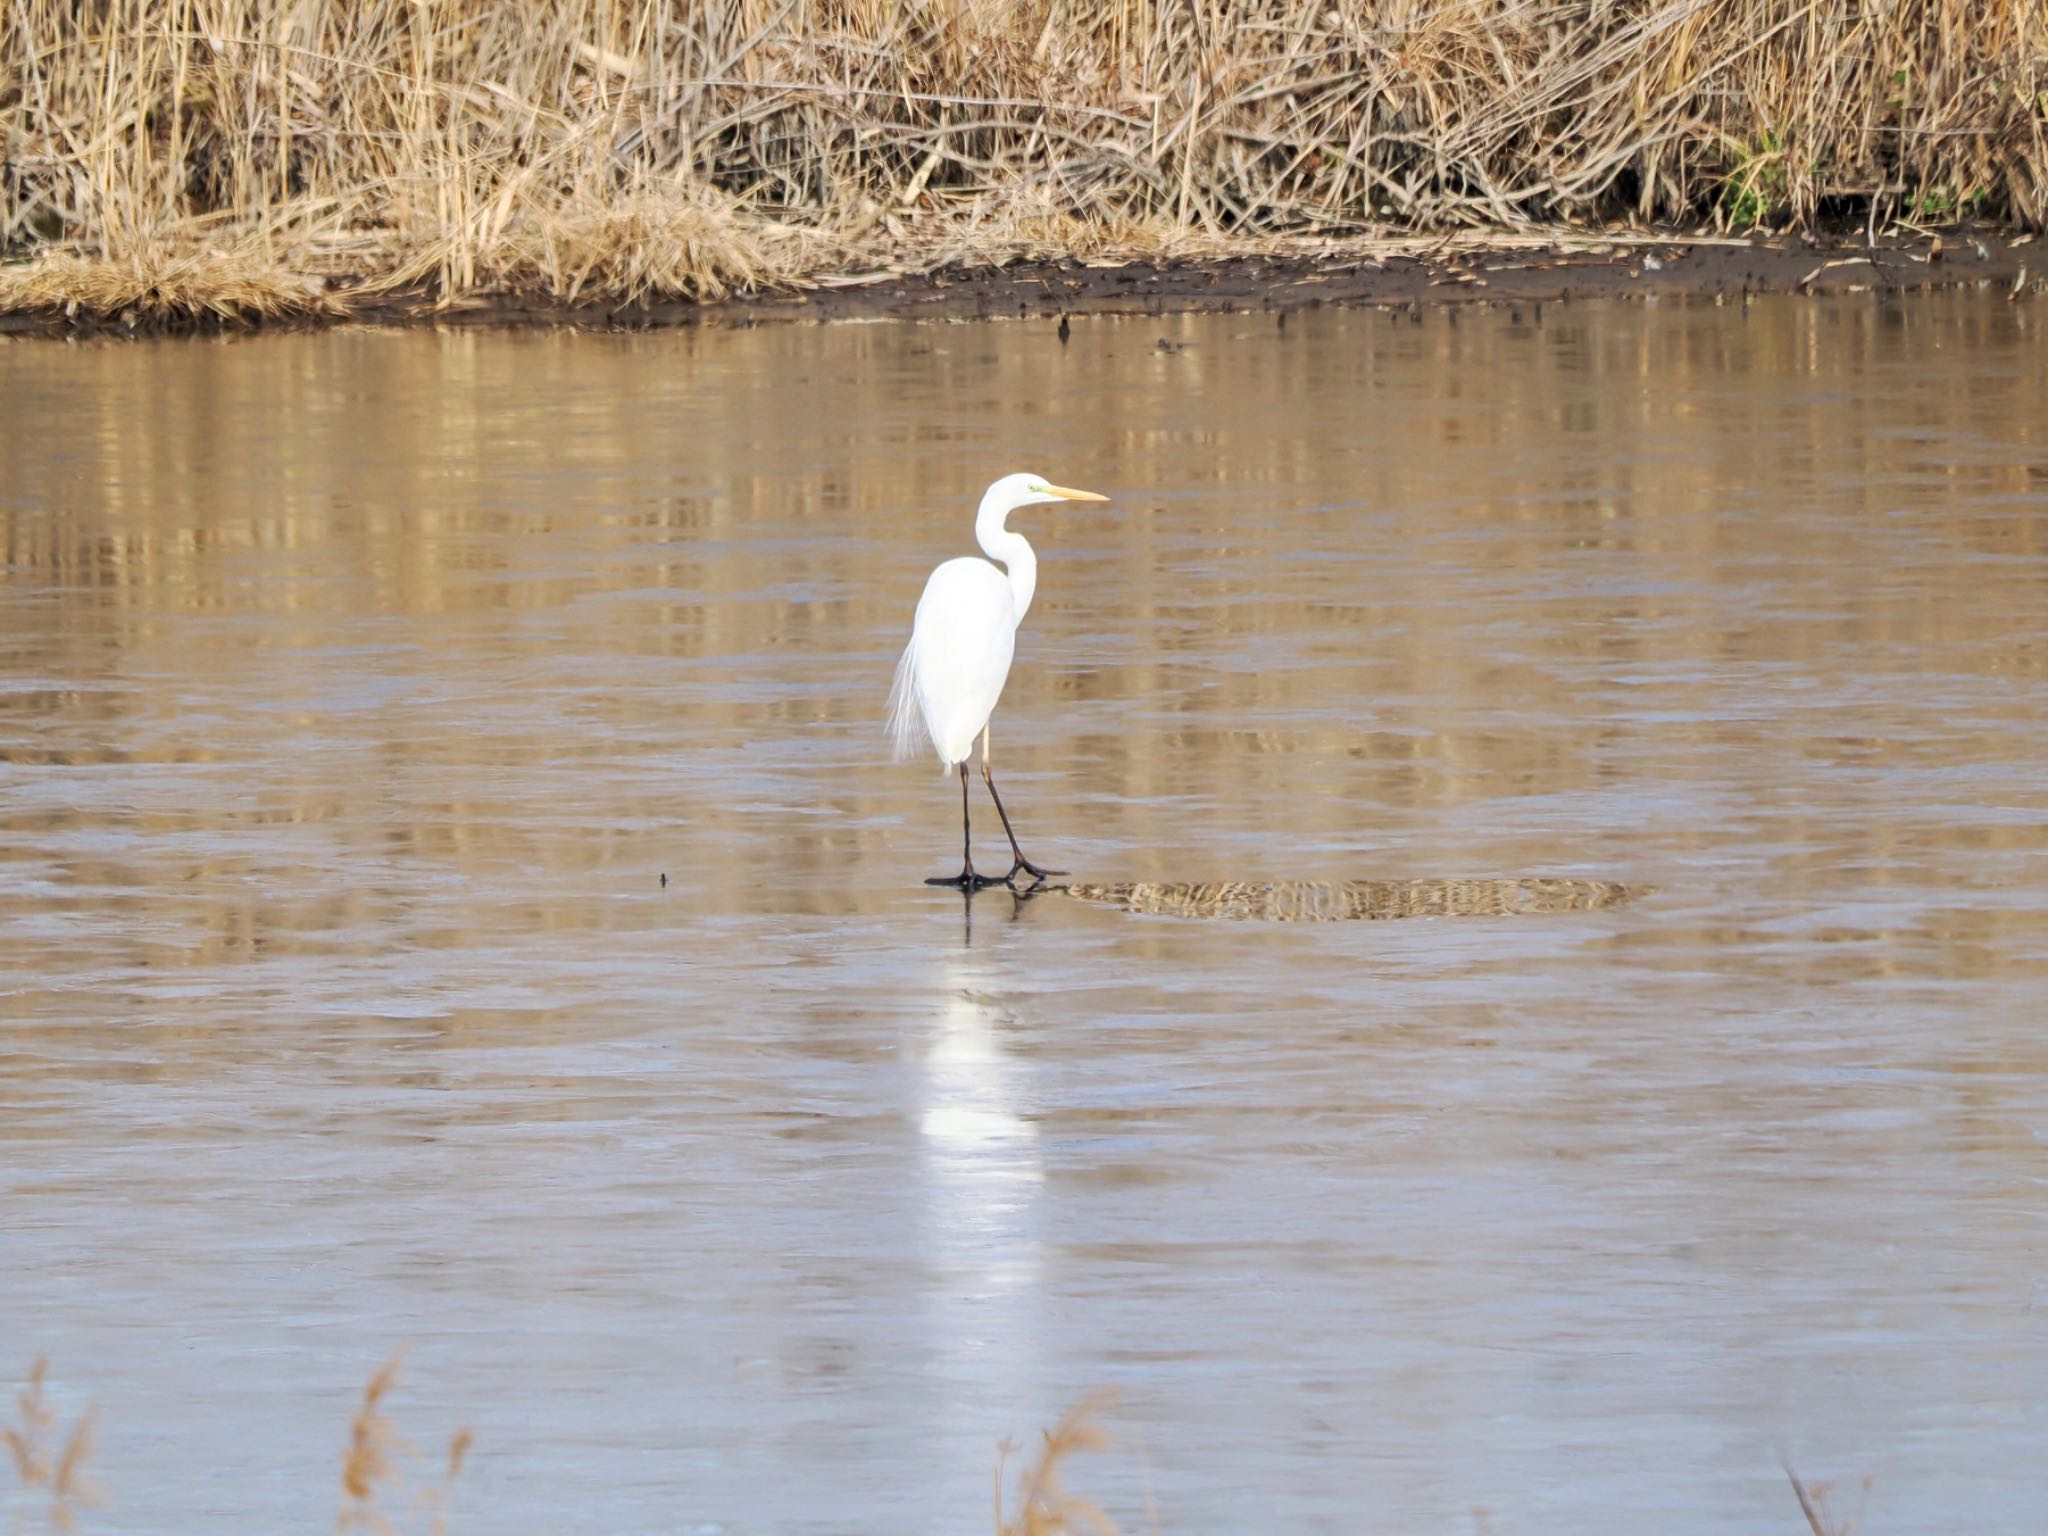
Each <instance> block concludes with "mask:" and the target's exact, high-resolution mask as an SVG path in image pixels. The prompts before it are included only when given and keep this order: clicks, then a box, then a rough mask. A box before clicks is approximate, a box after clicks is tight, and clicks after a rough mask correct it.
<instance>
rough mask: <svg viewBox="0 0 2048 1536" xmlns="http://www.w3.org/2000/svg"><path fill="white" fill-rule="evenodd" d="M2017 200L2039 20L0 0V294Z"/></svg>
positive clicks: (1978, 210)
mask: <svg viewBox="0 0 2048 1536" xmlns="http://www.w3.org/2000/svg"><path fill="white" fill-rule="evenodd" d="M2044 211H2048V6H2044V5H2043V4H2041V3H2040V0H651V3H639V4H635V3H631V0H493V3H486V0H0V311H15V312H21V311H35V310H42V311H48V310H51V309H53V308H66V309H69V310H70V311H72V312H74V313H84V314H87V315H92V316H99V317H112V316H125V317H127V318H128V319H129V320H130V321H131V322H132V321H134V320H136V319H138V318H139V319H141V320H143V321H147V322H162V321H164V320H166V319H176V318H180V317H183V318H191V317H208V316H213V317H222V318H231V319H250V318H257V317H262V316H270V315H323V314H334V315H341V314H347V313H350V312H360V311H362V310H364V309H366V308H369V307H373V306H389V305H391V304H392V303H394V302H404V303H414V304H419V305H425V306H430V307H431V306H460V305H470V304H476V303H479V302H489V301H491V300H493V299H502V298H505V297H507V296H518V297H520V298H522V299H524V300H528V301H532V300H536V299H537V300H540V301H543V302H548V303H560V304H575V303H589V302H597V303H606V304H622V305H623V304H633V303H636V302H643V301H648V300H653V299H660V300H675V299H683V300H712V299H717V298H720V297H721V296H723V295H726V294H728V293H731V292H734V291H744V290H750V289H759V288H762V287H775V286H784V285H800V284H804V283H808V282H819V281H825V282H830V281H835V280H845V279H847V278H849V277H853V276H857V275H858V274H860V273H863V272H868V271H872V270H876V269H884V268H887V269H904V270H909V269H916V268H931V267H934V266H942V265H945V264H949V263H988V262H1002V261H1007V260H1010V259H1014V258H1016V257H1019V256H1037V257H1045V256H1057V255H1066V254H1077V255H1082V256H1102V255H1105V254H1121V255H1131V256H1141V257H1143V256H1150V257H1169V258H1170V257H1175V256H1201V255H1217V254H1224V253H1228V252H1233V251H1247V250H1253V249H1258V250H1264V251H1269V252H1270V251H1273V250H1276V249H1285V248H1286V247H1287V245H1288V243H1289V242H1302V241H1309V240H1315V241H1329V240H1332V239H1359V240H1366V241H1369V240H1371V239H1373V238H1375V237H1381V236H1385V235H1387V234H1389V233H1391V232H1394V231H1405V232H1413V231H1418V230H1421V231H1455V230H1462V229H1480V228H1483V229H1488V230H1496V231H1498V230H1506V231H1530V232H1535V231H1539V230H1542V229H1548V228H1556V227H1558V226H1571V227H1576V228H1581V229H1584V228H1587V227H1604V226H1610V225H1613V224H1616V223H1622V224H1628V225H1644V224H1653V223H1663V224H1668V225H1676V226H1682V227H1686V228H1696V227H1698V226H1701V225H1708V224H1710V225H1713V226H1715V227H1717V228H1718V229H1721V230H1724V231H1726V230H1736V231H1739V230H1744V229H1749V228H1752V227H1756V226H1759V225H1763V226H1770V227H1783V226H1785V225H1788V224H1796V225H1801V226H1811V225H1815V224H1822V223H1826V222H1828V221H1831V220H1833V221H1843V222H1850V223H1853V224H1854V225H1855V226H1856V227H1858V228H1859V229H1864V230H1868V231H1870V232H1873V233H1875V232H1877V231H1881V230H1884V229H1887V228H1893V227H1896V226H1897V225H1898V224H1899V223H1901V222H1902V221H1903V222H1904V223H1906V224H1908V225H1918V226H1922V227H1927V226H1938V225H1945V224H1949V223H1953V222H1956V221H1959V220H1980V221H1986V222H1991V223H2003V224H2007V225H2025V226H2028V227H2035V226H2038V225H2039V224H2040V223H2041V221H2042V219H2043V216H2044Z"/></svg>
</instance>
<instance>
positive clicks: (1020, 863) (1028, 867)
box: [960, 726, 1066, 885]
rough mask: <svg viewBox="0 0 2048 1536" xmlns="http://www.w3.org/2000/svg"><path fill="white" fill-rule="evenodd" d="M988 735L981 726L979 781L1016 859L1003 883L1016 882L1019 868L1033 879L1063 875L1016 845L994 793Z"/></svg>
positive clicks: (1007, 816) (1000, 799) (1007, 815)
mask: <svg viewBox="0 0 2048 1536" xmlns="http://www.w3.org/2000/svg"><path fill="white" fill-rule="evenodd" d="M988 737H989V727H988V726H983V727H982V728H981V782H982V783H984V784H986V785H987V786H988V797H989V799H991V800H993V801H995V803H996V814H997V815H998V816H1000V817H1002V818H1003V835H1004V836H1005V837H1007V838H1009V840H1010V856H1011V857H1012V858H1014V859H1015V860H1016V861H1017V862H1016V863H1014V864H1012V865H1011V866H1010V872H1009V873H1008V874H1007V875H1005V876H1003V883H1004V884H1005V885H1014V884H1016V882H1017V871H1018V870H1020V869H1021V870H1023V871H1024V872H1025V873H1026V874H1028V875H1030V876H1031V878H1032V879H1034V880H1044V879H1046V878H1047V877H1048V876H1051V875H1064V874H1065V873H1066V871H1065V870H1064V869H1040V868H1039V867H1038V866H1037V865H1036V864H1034V863H1032V862H1031V861H1030V860H1029V859H1027V858H1025V857H1024V850H1023V849H1022V848H1019V847H1018V846H1017V834H1016V833H1015V832H1012V831H1011V830H1010V813H1009V812H1008V811H1006V810H1004V809H1003V797H1002V796H1001V795H999V794H997V793H996V776H995V775H994V774H993V773H991V772H989V767H988ZM960 771H961V772H962V773H965V772H966V771H967V765H966V764H965V763H962V764H961V765H960Z"/></svg>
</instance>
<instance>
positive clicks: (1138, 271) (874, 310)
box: [476, 233, 2048, 325]
mask: <svg viewBox="0 0 2048 1536" xmlns="http://www.w3.org/2000/svg"><path fill="white" fill-rule="evenodd" d="M2040 278H2048V246H2040V245H2038V244H2037V243H2036V241H2035V239H2034V237H2033V236H2031V235H2025V234H2020V235H1999V234H1990V233H1985V234H1967V235H1955V234H1949V235H1945V236H1943V237H1942V238H1941V240H1940V243H1939V246H1937V245H1936V243H1935V241H1933V240H1931V239H1916V240H1913V241H1910V242H1900V241H1894V242H1891V243H1888V244H1887V243H1880V244H1878V245H1876V246H1874V247H1873V246H1871V245H1868V244H1865V243H1863V242H1862V241H1856V242H1854V243H1851V242H1849V241H1841V242H1833V243H1831V242H1814V243H1808V242H1806V241H1804V240H1801V239H1799V238H1797V237H1787V238H1785V239H1781V240H1768V241H1756V242H1751V241H1742V240H1715V241H1707V240H1698V241H1671V240H1655V241H1640V242H1625V243H1624V242H1605V241H1589V242H1584V243H1574V244H1564V243H1555V244H1550V243H1546V244H1534V245H1518V246H1505V245H1479V244H1467V245H1457V244H1452V243H1449V242H1446V243H1444V244H1442V245H1441V246H1439V247H1437V248H1427V247H1425V248H1420V249H1417V248H1412V247H1411V248H1403V249H1399V250H1394V251H1387V250H1385V249H1384V248H1382V249H1374V248H1371V247H1363V246H1361V247H1357V248H1352V249H1344V250H1334V251H1331V252H1328V253H1323V254H1316V255H1272V254H1261V255H1253V256H1244V257H1230V258H1223V259H1211V260H1193V261H1166V262H1144V261H1119V260H1093V261H1082V260H1066V261H1042V262H1020V263H1013V264H1011V265H1008V266H1004V267H1000V268H997V267H980V268H963V267H953V268H946V269H942V270H939V271H935V272H927V273H918V274H894V273H890V274H880V275H876V276H873V277H870V278H868V279H866V280H864V281H859V280H843V282H842V283H841V284H840V285H834V286H826V285H820V286H818V287H816V288H813V289H810V290H807V291H805V292H802V293H795V294H782V295H773V296H756V297H752V298H744V299H735V300H733V301H731V302H728V303H725V304H721V305H715V306H711V307H708V308H706V307H701V306H691V305H667V306H651V307H646V308H640V309H626V310H606V311H602V312H600V313H591V312H583V313H576V312H571V313H569V314H566V315H563V314H560V312H557V317H558V318H563V319H570V320H573V321H575V322H577V323H584V324H589V323H598V324H608V325H671V324H691V323H709V324H757V323H760V322H763V321H770V320H787V319H811V320H844V319H890V320H919V319H923V320H960V319H995V318H1013V319H1033V318H1036V319H1055V318H1057V317H1059V316H1061V315H1072V316H1084V315H1159V314H1180V313H1188V312H1199V311H1210V312H1223V313H1229V312H1238V311H1247V310H1271V311H1277V312H1283V313H1284V312H1286V311H1290V310H1298V309H1313V308H1315V307H1317V306H1319V305H1325V304H1332V305H1392V306H1407V305H1420V304H1473V303H1547V302H1552V301H1564V300H1571V299H1598V298H1646V297H1651V296H1656V297H1671V298H1720V297H1728V296H1739V295H1743V294H1755V293H1784V292H1793V291H1800V292H1816V293H1840V292H1845V291H1855V290H1859V289H1868V290H1873V291H1883V292H1900V291H1906V290H1914V289H1928V288H1944V287H1953V286H1960V285H1964V284H1975V283H1991V284H1996V285H2000V286H2002V287H2004V288H2005V289H2006V290H2007V291H2009V292H2013V293H2015V296H2020V295H2024V294H2026V293H2029V292H2031V291H2033V289H2034V287H2035V286H2036V280H2037V279H2040ZM549 317H550V315H549V311H548V310H547V309H546V308H545V307H536V308H523V307H518V306H502V307H495V308H487V309H485V310H483V311H481V312H479V313H478V315H477V316H476V318H477V319H480V320H483V321H485V322H486V323H502V322H504V321H507V320H525V319H530V320H546V319H548V318H549Z"/></svg>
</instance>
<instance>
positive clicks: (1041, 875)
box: [1003, 859, 1066, 887]
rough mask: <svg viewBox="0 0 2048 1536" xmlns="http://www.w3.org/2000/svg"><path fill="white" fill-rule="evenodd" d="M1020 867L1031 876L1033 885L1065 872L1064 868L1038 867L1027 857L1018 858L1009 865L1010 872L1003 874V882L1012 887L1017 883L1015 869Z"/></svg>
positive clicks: (1040, 883) (1041, 883)
mask: <svg viewBox="0 0 2048 1536" xmlns="http://www.w3.org/2000/svg"><path fill="white" fill-rule="evenodd" d="M1020 869H1021V870H1023V871H1024V873H1025V874H1027V875H1029V876H1030V877H1031V880H1032V883H1033V884H1034V885H1043V884H1044V883H1045V882H1046V881H1048V880H1050V879H1051V878H1052V877H1053V876H1054V875H1064V874H1065V873H1066V871H1065V870H1064V869H1040V868H1039V867H1038V866H1037V865H1036V864H1034V863H1032V862H1031V861H1030V860H1029V859H1019V860H1018V861H1017V862H1016V863H1014V864H1012V865H1011V866H1010V872H1009V873H1008V874H1007V875H1005V876H1003V884H1005V885H1007V886H1011V887H1014V886H1015V885H1016V884H1017V871H1018V870H1020Z"/></svg>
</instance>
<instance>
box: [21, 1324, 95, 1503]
mask: <svg viewBox="0 0 2048 1536" xmlns="http://www.w3.org/2000/svg"><path fill="white" fill-rule="evenodd" d="M49 1369H50V1363H49V1361H48V1360H46V1359H43V1358H41V1357H38V1358H37V1360H36V1362H35V1364H34V1365H32V1366H30V1367H29V1372H28V1382H27V1384H26V1385H25V1386H24V1387H23V1388H22V1389H21V1391H20V1392H19V1393H17V1394H16V1395H15V1399H14V1408H15V1422H14V1423H12V1424H9V1425H6V1426H4V1427H0V1444H5V1445H6V1447H7V1453H8V1456H9V1458H10V1459H11V1460H12V1461H13V1463H14V1475H15V1477H16V1479H17V1480H18V1481H19V1482H20V1484H21V1486H22V1487H23V1488H24V1489H26V1490H28V1491H29V1492H30V1493H32V1494H34V1493H40V1494H45V1495H47V1496H48V1498H49V1509H48V1518H49V1526H50V1529H51V1530H53V1531H59V1532H62V1533H64V1536H70V1533H71V1532H73V1531H76V1530H77V1529H78V1514H79V1511H80V1510H81V1509H85V1508H88V1507H91V1506H95V1505H100V1504H104V1503H105V1502H106V1498H105V1495H104V1494H103V1493H102V1492H101V1490H100V1487H99V1485H98V1484H97V1483H95V1482H94V1481H93V1480H92V1478H91V1477H90V1476H88V1475H87V1473H86V1470H85V1466H86V1463H87V1462H88V1461H90V1460H91V1459H92V1453H93V1448H94V1444H95V1437H96V1434H97V1427H98V1421H99V1410H98V1409H96V1408H87V1409H86V1410H85V1411H84V1412H83V1413H81V1414H80V1415H79V1416H78V1418H77V1420H76V1422H74V1423H73V1424H72V1426H71V1433H70V1434H69V1435H66V1436H63V1437H62V1438H61V1440H60V1439H59V1438H58V1436H57V1429H58V1425H57V1411H56V1409H54V1408H52V1407H51V1406H50V1401H49V1397H48V1395H47V1391H46V1385H47V1382H48V1379H49Z"/></svg>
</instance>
